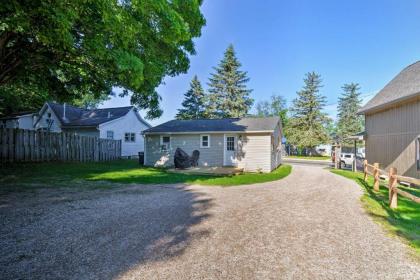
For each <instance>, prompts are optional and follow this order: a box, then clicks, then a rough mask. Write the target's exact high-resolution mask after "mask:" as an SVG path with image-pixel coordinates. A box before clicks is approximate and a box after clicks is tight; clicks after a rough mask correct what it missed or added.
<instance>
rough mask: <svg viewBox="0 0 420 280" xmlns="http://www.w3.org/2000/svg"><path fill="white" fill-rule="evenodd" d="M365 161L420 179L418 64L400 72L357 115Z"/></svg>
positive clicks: (419, 75)
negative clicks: (361, 123)
mask: <svg viewBox="0 0 420 280" xmlns="http://www.w3.org/2000/svg"><path fill="white" fill-rule="evenodd" d="M359 113H360V114H364V115H365V122H366V124H365V126H366V135H365V138H366V159H367V160H368V161H369V162H370V163H374V162H378V163H379V164H380V165H381V167H382V168H386V169H389V168H390V167H396V168H397V171H398V174H402V175H405V176H410V177H416V178H420V61H418V62H416V63H414V64H412V65H410V66H408V67H406V68H405V69H403V70H402V71H401V72H400V73H399V74H398V75H397V76H396V77H395V78H394V79H393V80H392V81H390V82H389V83H388V84H387V85H386V86H385V87H384V88H383V89H382V90H381V91H380V92H379V93H378V94H377V95H376V96H375V97H373V98H372V100H370V101H369V102H368V103H367V104H366V105H365V106H364V107H363V108H362V109H361V110H360V111H359Z"/></svg>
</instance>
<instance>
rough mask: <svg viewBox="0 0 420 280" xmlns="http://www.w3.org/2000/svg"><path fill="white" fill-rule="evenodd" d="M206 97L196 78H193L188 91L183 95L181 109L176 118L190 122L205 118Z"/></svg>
mask: <svg viewBox="0 0 420 280" xmlns="http://www.w3.org/2000/svg"><path fill="white" fill-rule="evenodd" d="M205 102H206V96H205V93H204V90H203V87H202V86H201V83H200V81H199V80H198V78H197V76H194V77H193V79H192V81H191V83H190V89H189V90H188V91H187V92H186V93H185V94H184V101H183V102H182V108H181V109H178V113H177V114H176V118H177V119H179V120H192V119H201V118H205V116H206V115H205V109H206V105H205Z"/></svg>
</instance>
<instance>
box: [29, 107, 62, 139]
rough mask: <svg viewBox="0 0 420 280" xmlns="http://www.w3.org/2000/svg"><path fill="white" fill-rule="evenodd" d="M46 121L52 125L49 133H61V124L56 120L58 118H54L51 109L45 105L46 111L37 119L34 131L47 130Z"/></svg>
mask: <svg viewBox="0 0 420 280" xmlns="http://www.w3.org/2000/svg"><path fill="white" fill-rule="evenodd" d="M48 114H50V115H51V117H50V118H49V117H48ZM48 119H51V120H52V125H51V127H50V131H51V132H61V123H60V121H59V120H58V118H57V117H56V115H55V114H54V112H53V110H51V108H50V107H49V106H48V105H47V109H46V110H45V111H44V113H43V114H42V115H41V116H39V119H38V121H37V123H36V125H35V129H40V128H48V126H49V125H48V121H47V120H48Z"/></svg>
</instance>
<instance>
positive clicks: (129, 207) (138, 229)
mask: <svg viewBox="0 0 420 280" xmlns="http://www.w3.org/2000/svg"><path fill="white" fill-rule="evenodd" d="M143 189H146V190H147V191H146V192H143V191H142V190H143ZM127 190H128V189H125V190H122V191H121V192H120V191H109V190H104V191H100V192H99V193H100V195H98V196H94V195H93V197H90V198H89V199H80V200H78V199H74V198H72V199H71V200H64V201H62V203H57V201H55V202H54V203H51V202H45V203H27V204H25V203H22V202H19V203H13V201H12V203H9V204H4V205H3V207H1V208H0V220H1V221H2V222H0V225H1V226H2V227H1V228H0V236H3V237H4V238H2V240H0V247H2V254H1V256H0V274H1V275H3V276H5V278H4V279H16V278H19V279H57V278H60V279H62V278H64V279H113V278H117V277H118V276H122V275H124V274H126V273H128V272H129V271H130V269H134V268H135V267H137V266H139V265H142V264H146V263H150V262H155V261H165V260H169V259H171V258H176V257H178V256H180V255H182V254H183V253H184V252H185V250H186V249H187V248H188V247H189V246H190V245H191V243H192V242H199V240H202V239H203V238H206V237H208V236H209V235H210V234H211V231H210V230H209V229H208V228H206V227H204V226H201V225H200V224H201V223H202V222H203V221H204V220H206V219H208V218H209V217H210V216H211V215H210V214H209V213H208V211H209V209H210V208H211V207H212V205H213V202H212V199H211V198H209V197H207V196H206V195H205V194H204V193H201V192H199V191H196V190H194V191H192V190H188V189H187V188H186V186H185V185H179V186H178V187H157V186H153V187H134V188H129V190H130V191H127ZM136 190H137V191H138V192H137V191H136ZM97 193H98V192H97ZM13 199H19V196H14V197H13ZM24 199H29V198H28V197H26V198H24ZM32 199H35V200H39V201H42V199H43V197H33V198H32Z"/></svg>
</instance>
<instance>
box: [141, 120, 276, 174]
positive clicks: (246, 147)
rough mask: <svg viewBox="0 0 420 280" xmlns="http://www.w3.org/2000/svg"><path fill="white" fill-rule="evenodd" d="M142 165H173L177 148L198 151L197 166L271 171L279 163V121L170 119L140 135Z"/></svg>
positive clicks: (188, 151)
mask: <svg viewBox="0 0 420 280" xmlns="http://www.w3.org/2000/svg"><path fill="white" fill-rule="evenodd" d="M143 134H144V136H145V149H144V152H145V164H146V165H148V166H173V165H174V153H175V150H176V149H177V148H181V149H183V150H184V151H185V152H187V153H188V154H189V155H191V154H192V152H193V151H194V150H198V151H199V152H200V157H199V162H198V164H199V166H213V167H221V166H234V167H238V168H243V169H244V170H245V171H251V172H257V171H261V172H270V171H272V170H274V169H275V168H277V167H278V166H279V165H280V163H281V139H282V127H281V122H280V118H278V117H268V118H233V119H198V120H172V121H169V122H166V123H163V124H161V125H158V126H156V127H153V128H149V129H147V130H145V131H144V132H143Z"/></svg>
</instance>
